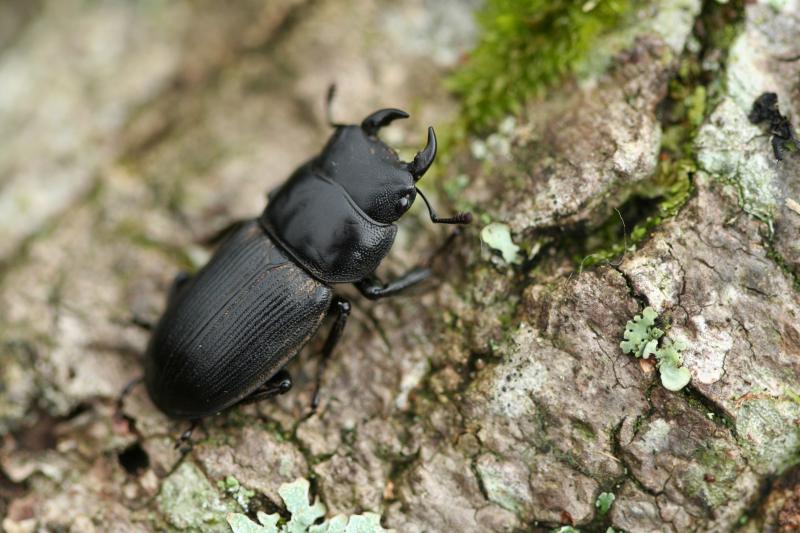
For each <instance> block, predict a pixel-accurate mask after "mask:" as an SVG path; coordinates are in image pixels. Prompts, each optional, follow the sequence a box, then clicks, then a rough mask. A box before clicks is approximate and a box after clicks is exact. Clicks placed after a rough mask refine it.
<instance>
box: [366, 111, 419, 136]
mask: <svg viewBox="0 0 800 533" xmlns="http://www.w3.org/2000/svg"><path fill="white" fill-rule="evenodd" d="M398 118H408V113H406V112H405V111H402V110H400V109H394V108H388V109H380V110H378V111H375V112H374V113H372V114H371V115H370V116H368V117H367V118H365V119H364V120H363V121H362V122H361V129H362V130H364V132H365V133H366V134H367V135H375V134H376V133H378V130H379V129H381V128H382V127H384V126H387V125H388V124H389V123H390V122H392V121H393V120H395V119H398Z"/></svg>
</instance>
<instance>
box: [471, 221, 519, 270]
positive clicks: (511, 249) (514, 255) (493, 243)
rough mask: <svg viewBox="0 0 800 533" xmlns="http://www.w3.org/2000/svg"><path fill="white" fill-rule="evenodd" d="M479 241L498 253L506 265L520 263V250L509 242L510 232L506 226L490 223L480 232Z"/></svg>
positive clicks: (512, 242)
mask: <svg viewBox="0 0 800 533" xmlns="http://www.w3.org/2000/svg"><path fill="white" fill-rule="evenodd" d="M481 240H482V241H483V242H484V243H486V244H487V245H488V246H489V248H492V249H493V250H497V251H498V252H500V254H501V255H502V256H503V260H504V261H505V262H506V263H509V264H513V265H516V264H519V263H521V262H522V256H521V255H520V248H519V246H517V245H516V244H514V241H512V240H511V231H510V230H509V228H508V225H506V224H502V223H499V222H492V223H491V224H489V225H487V226H485V227H484V228H483V229H482V230H481Z"/></svg>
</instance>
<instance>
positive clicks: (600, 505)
mask: <svg viewBox="0 0 800 533" xmlns="http://www.w3.org/2000/svg"><path fill="white" fill-rule="evenodd" d="M616 499H617V497H616V496H614V493H613V492H601V493H600V494H599V495H598V496H597V500H596V501H595V502H594V506H595V507H597V510H598V511H599V512H600V514H601V515H604V514H606V513H607V512H608V511H609V510H610V509H611V505H613V503H614V500H616Z"/></svg>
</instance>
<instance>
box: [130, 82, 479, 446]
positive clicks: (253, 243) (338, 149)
mask: <svg viewBox="0 0 800 533" xmlns="http://www.w3.org/2000/svg"><path fill="white" fill-rule="evenodd" d="M333 93H334V91H333V87H332V88H331V89H330V90H329V92H328V98H327V114H328V123H329V125H330V126H331V127H333V128H334V133H333V135H332V136H331V138H330V140H329V141H328V143H327V145H326V146H325V147H324V148H323V150H322V152H321V153H320V154H319V155H318V156H316V157H314V158H313V159H311V160H310V161H308V162H306V163H305V164H303V165H301V166H300V167H299V168H298V169H297V170H295V171H294V173H293V174H292V175H291V176H290V177H289V179H288V180H287V181H286V182H284V184H283V185H281V186H279V187H278V188H277V189H275V190H273V191H272V192H271V193H270V194H269V200H268V203H267V207H266V209H264V211H263V213H262V214H261V216H259V217H258V218H257V219H255V220H250V221H247V222H244V223H242V224H241V225H240V226H239V227H238V229H236V230H234V231H232V232H231V234H230V235H229V236H228V237H227V238H226V240H225V241H224V242H223V243H222V245H221V246H220V248H219V249H218V250H217V251H216V252H215V254H214V255H213V256H212V257H211V259H210V260H209V262H208V263H207V264H206V265H205V266H204V267H203V268H202V269H201V270H200V271H198V272H197V273H196V274H195V275H194V276H191V277H189V276H187V275H179V276H178V277H177V278H176V280H175V282H174V283H173V287H172V289H171V291H170V295H169V297H168V301H167V308H166V311H165V312H164V314H163V316H162V317H161V319H160V320H159V322H158V323H157V324H156V326H155V328H154V330H153V333H152V335H151V338H150V342H149V344H148V347H147V352H146V355H145V360H146V363H145V376H144V381H145V383H146V386H147V391H148V393H149V395H150V398H151V399H152V400H153V402H154V403H155V404H156V406H157V407H158V408H159V409H161V410H162V411H163V412H164V413H166V414H167V415H169V416H170V417H173V418H179V419H188V420H197V419H200V418H201V417H204V416H207V415H212V414H215V413H218V412H220V411H222V410H224V409H226V408H228V407H231V406H234V405H237V404H241V403H250V402H254V401H259V400H262V399H265V398H269V397H272V396H276V395H278V394H283V393H285V392H287V391H288V390H289V389H290V388H291V387H292V379H291V376H290V375H289V374H288V373H287V371H286V370H285V369H284V367H285V366H286V364H287V363H288V362H289V361H290V360H291V359H292V358H293V357H294V356H295V355H296V354H297V353H298V352H299V350H300V349H301V348H302V347H303V346H304V345H305V344H306V343H307V342H308V341H309V340H310V338H311V337H312V336H313V335H314V333H315V332H316V331H317V329H318V328H319V327H320V325H321V323H322V321H323V319H324V318H325V317H326V315H328V314H334V315H335V320H334V323H333V327H332V329H331V331H330V333H329V335H328V338H327V341H326V342H325V344H324V347H323V349H322V359H321V361H320V364H319V366H318V371H317V382H316V387H315V390H314V396H313V400H312V409H313V408H316V406H317V403H318V401H319V384H320V378H321V375H322V371H323V369H324V367H325V363H326V362H327V360H328V359H329V358H330V357H331V354H332V353H333V350H334V348H335V347H336V343H337V342H338V341H339V338H340V337H341V335H342V331H343V330H344V327H345V323H346V322H347V317H348V315H349V313H350V304H349V303H348V302H347V300H345V299H344V298H341V297H339V296H336V295H335V294H334V292H333V290H332V288H331V285H333V284H337V283H353V284H355V286H356V287H357V288H358V289H359V291H360V292H361V293H362V294H363V295H364V296H366V297H367V298H369V299H372V300H374V299H379V298H384V297H386V296H392V295H394V294H397V293H398V292H400V291H402V290H403V289H406V288H408V287H411V286H412V285H416V284H417V283H419V282H421V281H423V280H424V279H425V278H427V277H428V276H429V275H430V274H431V271H430V269H429V268H427V267H424V266H418V267H415V268H412V269H411V270H409V271H408V272H406V273H405V274H404V275H402V276H401V277H399V278H398V279H395V280H393V281H391V282H389V283H386V284H384V283H382V282H381V281H380V280H379V279H378V278H377V277H376V276H375V270H376V268H377V267H378V265H379V264H380V262H381V260H382V259H383V258H384V257H385V256H386V255H387V254H388V252H389V249H390V248H391V246H392V243H393V242H394V239H395V234H396V233H397V227H396V226H395V225H394V224H393V223H394V222H395V221H396V220H398V219H399V218H400V217H401V216H403V214H405V213H406V212H407V211H408V209H409V208H410V207H411V205H412V204H413V203H414V199H415V198H416V196H417V195H419V196H420V197H422V199H423V201H424V202H425V204H426V205H427V208H428V214H429V216H430V219H431V220H432V221H433V222H434V223H439V224H468V223H469V222H471V215H470V214H469V213H459V214H457V215H456V216H453V217H450V218H440V217H438V216H437V215H436V213H435V211H434V209H433V208H432V206H431V204H430V203H429V202H428V200H427V198H426V197H425V196H424V195H423V194H422V191H420V190H419V189H418V188H417V186H416V184H417V181H418V180H419V179H420V178H421V177H422V176H423V175H424V174H425V172H426V171H427V170H428V168H429V167H430V166H431V164H432V163H433V160H434V157H435V156H436V135H435V134H434V131H433V128H428V140H427V144H426V146H425V148H424V149H423V150H421V151H420V152H419V153H417V154H416V156H415V157H414V159H413V161H411V162H410V163H406V162H403V161H400V159H399V157H398V155H397V153H396V152H395V151H394V150H393V149H391V148H390V147H389V146H387V145H386V144H384V143H383V142H382V141H381V140H380V139H379V138H378V132H379V130H380V129H381V128H382V127H384V126H386V125H388V124H389V123H390V122H392V121H393V120H395V119H400V118H406V117H408V114H407V113H405V112H404V111H400V110H399V109H381V110H379V111H376V112H374V113H372V114H371V115H369V116H368V117H367V118H365V119H364V120H363V121H362V122H361V124H360V125H345V124H337V123H334V122H333V120H332V119H331V111H330V107H331V100H332V98H333ZM190 431H191V430H190ZM187 433H188V432H187ZM184 436H186V433H185V434H184Z"/></svg>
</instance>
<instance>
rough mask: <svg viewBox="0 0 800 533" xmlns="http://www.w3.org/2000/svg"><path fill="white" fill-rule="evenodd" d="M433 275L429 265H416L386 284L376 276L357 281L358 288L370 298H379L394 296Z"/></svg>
mask: <svg viewBox="0 0 800 533" xmlns="http://www.w3.org/2000/svg"><path fill="white" fill-rule="evenodd" d="M430 275H431V269H430V268H427V267H420V266H418V267H414V268H412V269H411V270H409V271H408V272H406V273H405V274H403V275H402V276H400V277H399V278H397V279H395V280H392V281H390V282H389V283H386V284H384V283H383V282H381V280H379V279H378V278H377V277H376V276H370V277H368V278H364V279H362V280H361V281H359V282H358V283H356V288H357V289H358V290H359V291H360V292H361V294H363V295H364V296H365V297H367V298H369V299H370V300H378V299H380V298H386V297H387V296H394V295H395V294H397V293H399V292H402V291H404V290H406V289H408V288H409V287H413V286H414V285H416V284H418V283H421V282H423V281H425V280H426V279H428V277H430Z"/></svg>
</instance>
